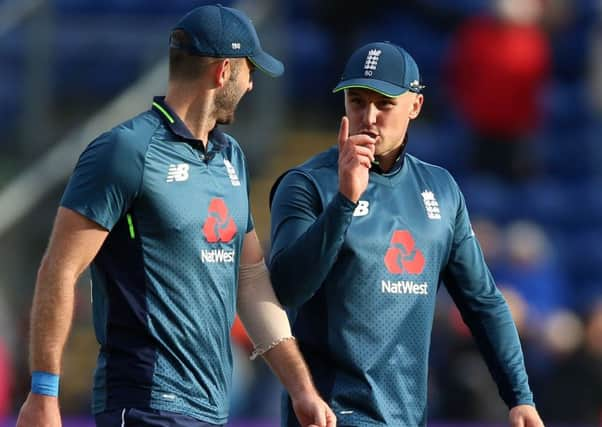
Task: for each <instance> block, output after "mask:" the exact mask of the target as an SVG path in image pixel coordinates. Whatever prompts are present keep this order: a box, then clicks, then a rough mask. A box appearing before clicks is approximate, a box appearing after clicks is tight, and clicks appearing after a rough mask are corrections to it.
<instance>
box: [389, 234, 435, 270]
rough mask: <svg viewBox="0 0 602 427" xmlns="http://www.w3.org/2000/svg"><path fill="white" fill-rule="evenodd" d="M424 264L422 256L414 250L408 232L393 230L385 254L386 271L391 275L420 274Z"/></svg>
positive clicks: (418, 251)
mask: <svg viewBox="0 0 602 427" xmlns="http://www.w3.org/2000/svg"><path fill="white" fill-rule="evenodd" d="M424 264H425V260H424V254H423V253H422V252H421V251H420V250H419V249H418V248H416V243H415V242H414V238H413V237H412V234H411V233H410V232H409V231H408V230H395V231H394V232H393V236H391V246H390V247H389V249H387V253H386V254H385V266H386V267H387V270H389V271H390V272H391V273H393V274H402V273H407V274H420V273H422V270H424Z"/></svg>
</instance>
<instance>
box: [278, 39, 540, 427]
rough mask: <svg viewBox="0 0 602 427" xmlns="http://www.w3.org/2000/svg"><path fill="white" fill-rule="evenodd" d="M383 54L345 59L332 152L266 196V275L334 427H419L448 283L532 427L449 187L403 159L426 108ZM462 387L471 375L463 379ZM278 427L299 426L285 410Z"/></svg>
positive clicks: (531, 413)
mask: <svg viewBox="0 0 602 427" xmlns="http://www.w3.org/2000/svg"><path fill="white" fill-rule="evenodd" d="M422 89H423V86H422V84H421V82H420V76H419V73H418V67H417V65H416V63H415V62H414V60H413V59H412V57H411V56H410V55H409V54H408V53H407V52H406V51H405V50H403V49H402V48H400V47H399V46H396V45H394V44H392V43H388V42H383V43H370V44H368V45H365V46H363V47H361V48H359V49H358V50H357V51H355V52H354V53H353V55H352V56H351V58H350V59H349V61H348V63H347V65H346V68H345V71H344V73H343V76H342V78H341V81H340V83H339V84H338V85H337V86H336V88H335V89H334V91H335V92H336V91H340V90H344V91H345V111H346V116H344V117H343V118H342V120H341V126H340V130H339V136H338V147H333V148H331V149H330V150H328V151H326V152H324V153H321V154H318V155H317V156H315V157H313V158H312V159H310V160H308V161H307V162H306V163H304V164H302V165H300V166H298V167H296V168H294V169H292V170H290V171H288V172H287V173H286V174H284V175H283V176H282V177H281V178H280V179H279V181H278V182H277V183H276V184H275V186H274V188H273V189H272V202H271V208H272V250H271V257H270V266H269V268H270V273H271V278H272V283H273V286H274V289H275V291H276V295H277V296H278V298H279V300H280V302H281V303H282V304H283V305H284V306H286V307H288V308H290V315H291V322H292V324H293V331H294V333H295V336H296V337H297V340H298V343H299V347H300V348H301V352H302V353H303V355H304V357H305V360H306V362H307V364H308V366H309V368H310V370H311V373H312V376H313V378H314V381H315V383H316V386H317V387H318V390H319V391H320V393H321V394H322V396H323V397H324V398H325V399H326V400H327V401H328V403H329V404H330V405H331V408H332V409H333V410H334V411H335V413H336V415H337V418H338V423H339V425H341V426H377V425H378V426H384V425H387V426H424V425H425V424H426V421H427V411H426V407H427V404H426V398H427V365H428V353H429V346H430V336H431V329H432V323H433V316H434V311H435V299H436V293H437V290H438V287H439V283H440V281H443V282H444V283H445V285H446V287H447V289H448V290H449V293H450V295H451V296H452V298H453V299H454V301H455V303H456V304H457V306H458V308H459V309H460V311H461V313H462V316H463V318H464V320H465V322H466V323H467V324H468V326H469V327H470V329H471V331H472V333H473V335H474V336H475V338H476V341H477V344H478V345H479V348H480V350H481V352H482V354H483V356H484V358H485V360H486V362H487V364H488V366H489V368H490V370H491V372H492V374H493V377H494V379H495V381H496V382H497V385H498V387H499V392H500V394H501V396H502V398H503V399H504V401H505V402H506V403H507V405H508V406H509V408H511V409H510V421H511V425H512V426H515V427H518V426H529V427H540V426H542V425H543V424H542V422H541V419H540V418H539V415H538V413H537V411H536V409H535V408H534V403H533V396H532V393H531V390H530V388H529V384H528V380H527V374H526V372H525V368H524V363H523V355H522V350H521V346H520V342H519V337H518V335H517V332H516V328H515V326H514V323H513V321H512V318H511V316H510V312H509V310H508V306H507V305H506V302H505V301H504V298H503V297H502V295H501V294H500V292H499V291H498V289H497V288H496V286H495V283H494V281H493V278H492V277H491V274H490V273H489V270H488V268H487V266H486V265H485V262H484V260H483V255H482V253H481V249H480V247H479V244H478V242H477V240H476V238H475V235H474V233H473V231H472V228H471V225H470V221H469V218H468V213H467V211H466V205H465V203H464V199H463V196H462V194H461V192H460V190H459V188H458V186H457V184H456V182H455V181H454V179H453V178H452V177H451V176H450V174H449V173H448V172H447V171H446V170H444V169H442V168H440V167H437V166H433V165H430V164H428V163H425V162H422V161H420V160H418V159H417V158H415V157H413V156H411V155H409V154H407V153H405V147H406V144H407V140H408V138H407V128H408V124H409V122H410V120H412V119H415V118H416V117H418V115H419V113H420V110H421V107H422V103H423V95H422V94H421V91H422ZM467 375H469V373H467ZM284 406H285V411H284V421H283V423H284V425H287V426H294V425H297V424H296V421H295V420H294V419H293V418H294V417H293V416H292V411H291V405H290V400H288V399H287V400H285V405H284Z"/></svg>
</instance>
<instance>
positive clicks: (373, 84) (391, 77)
mask: <svg viewBox="0 0 602 427" xmlns="http://www.w3.org/2000/svg"><path fill="white" fill-rule="evenodd" d="M349 88H363V89H370V90H373V91H375V92H378V93H380V94H382V95H385V96H389V97H395V96H399V95H401V94H403V93H405V92H407V91H410V92H414V93H420V92H421V91H422V89H424V85H422V83H421V82H420V73H419V72H418V65H417V64H416V61H414V58H412V57H411V56H410V54H409V53H408V52H406V51H405V50H404V49H403V48H401V47H399V46H397V45H395V44H393V43H390V42H376V43H369V44H367V45H365V46H362V47H360V48H359V49H357V50H356V51H355V52H354V53H353V54H352V55H351V58H349V61H347V65H346V66H345V70H344V71H343V75H342V76H341V81H340V82H339V84H338V85H337V86H336V87H335V88H334V89H333V92H338V91H340V90H343V89H349Z"/></svg>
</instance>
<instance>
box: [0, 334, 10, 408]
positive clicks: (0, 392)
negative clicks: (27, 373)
mask: <svg viewBox="0 0 602 427" xmlns="http://www.w3.org/2000/svg"><path fill="white" fill-rule="evenodd" d="M11 386H12V369H11V363H10V354H9V352H8V348H7V347H6V346H5V345H4V342H3V341H2V339H0V420H2V418H3V417H5V416H8V415H9V414H10V411H11V404H12V400H11V395H12V394H11Z"/></svg>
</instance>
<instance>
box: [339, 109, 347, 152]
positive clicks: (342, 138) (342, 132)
mask: <svg viewBox="0 0 602 427" xmlns="http://www.w3.org/2000/svg"><path fill="white" fill-rule="evenodd" d="M348 139H349V119H348V118H347V116H343V117H342V118H341V127H340V128H339V150H340V149H341V148H343V145H345V141H347V140H348Z"/></svg>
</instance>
